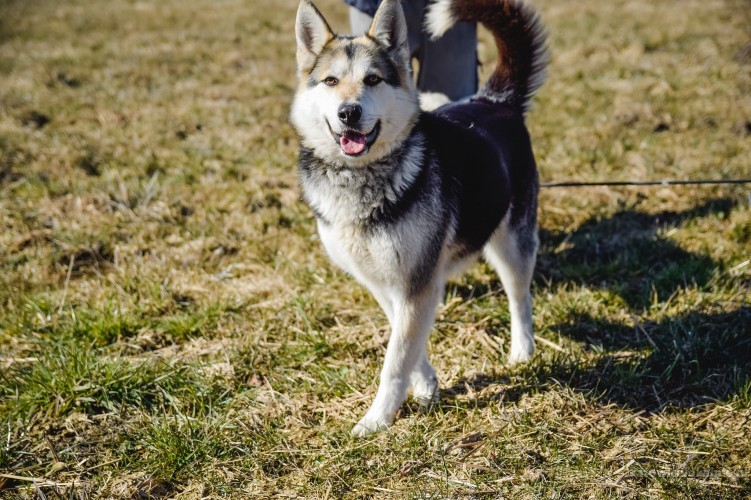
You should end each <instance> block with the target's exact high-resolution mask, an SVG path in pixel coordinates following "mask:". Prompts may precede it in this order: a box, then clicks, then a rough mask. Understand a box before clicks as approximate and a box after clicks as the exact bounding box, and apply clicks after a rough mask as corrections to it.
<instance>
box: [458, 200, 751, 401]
mask: <svg viewBox="0 0 751 500" xmlns="http://www.w3.org/2000/svg"><path fill="white" fill-rule="evenodd" d="M733 206H734V204H733V202H732V201H731V200H728V199H718V200H712V201H710V202H707V203H705V204H703V205H701V206H699V207H696V208H694V209H692V210H689V211H685V212H663V213H659V214H653V215H647V214H644V213H640V212H636V211H634V210H622V211H620V212H618V213H616V214H615V215H614V216H612V217H610V218H606V219H593V220H590V221H588V222H585V223H584V224H582V225H581V226H580V227H579V228H578V229H577V230H576V231H574V232H573V233H571V234H569V235H565V234H558V233H553V232H544V231H543V232H542V234H541V249H540V255H539V260H538V262H539V264H538V271H537V283H538V287H540V286H543V287H548V286H556V285H557V284H560V283H565V282H569V283H577V284H582V285H586V286H591V287H598V288H605V289H608V290H610V291H612V292H614V293H616V294H618V295H619V296H621V297H622V298H623V301H624V304H625V306H626V308H627V310H628V311H629V312H632V313H634V314H633V319H634V322H635V323H636V324H635V325H634V324H629V325H626V324H623V323H617V322H610V321H607V320H601V319H598V318H595V317H593V316H590V315H589V314H587V313H580V312H579V313H572V315H571V316H570V317H569V318H567V320H566V321H565V323H561V324H557V325H552V326H549V327H548V329H549V330H551V331H552V332H555V333H558V334H560V335H561V336H563V337H568V338H570V339H572V340H575V341H577V342H581V343H583V344H584V346H585V348H587V349H592V350H595V351H596V352H598V353H601V354H599V355H598V356H596V357H595V358H594V359H596V361H589V362H588V361H586V360H582V359H577V358H576V357H574V356H572V355H564V354H561V355H556V356H552V357H546V358H542V359H538V360H536V361H533V362H532V363H530V364H529V365H527V366H524V367H522V368H519V369H514V370H511V371H509V372H508V373H509V374H508V375H505V376H500V377H499V376H490V375H478V376H476V377H473V378H471V379H462V380H459V381H458V382H457V383H456V384H454V386H453V387H450V388H447V389H445V390H444V391H443V399H444V405H447V406H446V408H449V407H451V406H455V405H457V404H471V405H477V406H484V405H488V404H496V403H497V402H498V401H499V399H502V400H503V401H506V402H514V401H518V400H519V399H520V398H521V397H522V396H523V395H524V394H532V393H535V392H539V391H541V390H545V387H552V386H560V385H564V386H568V387H571V388H572V389H574V390H577V391H581V392H582V393H586V394H587V395H588V397H591V398H595V399H596V400H598V401H601V402H603V403H616V404H619V405H622V406H624V407H629V408H633V409H635V410H643V411H646V412H656V411H660V410H663V409H675V408H687V407H694V406H697V405H700V404H703V403H708V402H710V401H714V400H726V399H727V398H730V397H732V396H733V395H734V394H736V393H739V392H743V391H748V382H749V380H751V307H749V306H742V307H740V308H739V309H737V310H735V311H733V312H722V313H717V314H712V313H703V312H690V313H687V314H685V315H681V316H675V317H666V318H663V319H661V320H659V321H644V322H639V320H638V316H639V312H640V311H641V310H643V309H644V308H645V307H647V306H648V305H649V304H650V301H651V300H653V297H654V294H657V297H658V298H659V299H660V300H665V299H666V298H667V297H669V296H670V295H671V294H673V293H674V292H675V291H676V290H679V289H681V288H684V287H686V286H687V285H689V284H697V285H699V286H702V285H706V284H707V283H708V282H709V280H710V278H711V276H712V273H713V271H714V269H716V267H717V264H716V263H715V262H713V261H712V259H711V258H710V257H708V256H706V255H701V254H694V253H691V252H688V251H686V250H684V249H682V248H680V247H678V246H677V245H675V244H674V243H672V242H671V241H670V239H669V238H667V237H665V236H664V232H665V231H664V230H669V229H670V228H672V227H676V226H678V225H679V224H680V223H682V222H684V221H688V220H690V219H693V218H699V217H707V216H719V217H721V216H723V215H726V214H727V213H728V212H729V211H730V210H731V209H732V208H733ZM458 293H459V294H461V290H459V291H458ZM588 358H589V359H592V358H591V357H588ZM494 385H500V386H502V387H503V389H502V390H498V391H494V390H489V391H488V390H487V388H489V387H491V386H494ZM469 391H472V392H479V393H480V396H478V397H476V398H470V400H467V398H466V397H463V396H465V395H466V393H467V392H469ZM748 396H749V395H748V394H747V395H746V397H748Z"/></svg>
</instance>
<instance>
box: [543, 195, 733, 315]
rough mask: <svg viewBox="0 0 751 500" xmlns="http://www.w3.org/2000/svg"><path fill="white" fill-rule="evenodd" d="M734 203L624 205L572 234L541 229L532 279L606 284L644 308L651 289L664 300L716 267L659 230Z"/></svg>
mask: <svg viewBox="0 0 751 500" xmlns="http://www.w3.org/2000/svg"><path fill="white" fill-rule="evenodd" d="M735 203H736V202H735V201H734V200H731V199H727V198H721V199H715V200H710V201H708V202H706V203H704V204H702V205H700V206H698V207H695V208H693V209H691V210H686V211H683V212H670V211H667V212H661V213H657V214H645V213H642V212H638V211H635V210H633V209H624V210H621V211H619V212H617V213H615V214H614V215H613V216H612V217H608V218H604V219H598V218H593V219H590V220H589V221H587V222H585V223H583V224H582V225H581V226H579V227H578V228H577V229H576V230H575V231H574V232H572V233H557V232H550V231H545V230H542V231H541V232H540V241H541V245H540V252H539V256H538V262H537V269H536V275H537V276H536V277H537V278H538V280H540V281H544V282H547V283H553V284H555V283H561V282H574V283H581V284H586V285H590V286H596V287H602V288H606V289H609V290H611V291H613V292H615V293H616V294H618V295H620V296H621V297H622V298H623V300H624V301H625V302H626V303H627V304H628V306H629V307H630V308H633V309H641V308H644V307H646V306H648V305H649V303H650V298H651V296H652V294H653V293H656V294H657V297H658V299H659V300H664V299H666V298H667V297H669V296H670V295H671V294H672V293H673V292H674V291H675V290H676V289H678V288H680V287H682V286H685V285H686V284H687V283H697V284H698V285H703V284H706V283H707V282H708V281H709V279H710V278H711V275H712V272H713V270H714V269H715V268H716V267H717V264H716V263H715V262H714V261H713V260H712V259H710V258H709V257H707V256H705V255H701V254H695V253H691V252H687V251H686V250H683V249H682V248H680V247H678V246H676V245H675V244H674V243H673V242H672V241H670V240H669V239H668V238H665V237H664V236H662V234H660V232H659V230H660V229H663V228H666V227H675V226H678V225H679V224H681V223H683V222H685V221H688V220H690V219H696V218H701V217H707V216H709V215H715V216H718V215H725V214H727V213H728V212H729V211H730V210H731V209H732V208H733V206H734V205H735Z"/></svg>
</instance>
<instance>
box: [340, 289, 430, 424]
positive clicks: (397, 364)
mask: <svg viewBox="0 0 751 500" xmlns="http://www.w3.org/2000/svg"><path fill="white" fill-rule="evenodd" d="M440 290H441V287H440V286H438V285H437V284H433V283H431V284H430V285H428V286H427V287H425V289H424V290H423V291H422V292H420V293H419V294H417V295H415V296H411V297H400V298H399V299H398V300H393V301H392V308H393V309H392V310H393V318H391V319H392V325H391V327H392V330H391V337H390V338H389V343H388V347H387V348H386V358H385V360H384V362H383V369H382V370H381V381H380V385H379V386H378V392H377V393H376V397H375V400H374V401H373V404H372V405H371V407H370V409H369V410H368V413H367V414H366V415H365V416H364V417H363V418H362V419H361V420H360V422H358V424H357V425H356V426H355V428H354V429H352V433H353V434H355V435H357V436H364V435H367V434H370V433H372V432H376V431H378V430H380V429H383V428H385V427H388V426H389V425H390V424H391V423H392V422H393V421H394V417H396V412H397V411H398V410H399V407H400V406H401V405H402V403H403V402H404V399H405V397H406V395H407V388H408V387H409V386H410V384H413V385H414V387H415V391H416V395H417V396H418V397H422V398H424V397H425V396H426V395H427V394H428V393H430V397H432V396H433V394H434V393H435V390H436V378H435V372H434V371H433V368H432V367H431V366H430V363H429V362H428V359H427V354H426V350H425V346H426V343H427V337H428V333H429V332H430V327H431V326H432V325H433V318H434V315H435V308H436V305H437V304H438V300H439V297H440Z"/></svg>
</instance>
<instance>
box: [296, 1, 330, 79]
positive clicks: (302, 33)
mask: <svg viewBox="0 0 751 500" xmlns="http://www.w3.org/2000/svg"><path fill="white" fill-rule="evenodd" d="M295 35H296V36H297V69H298V71H300V72H305V71H307V70H309V69H310V68H312V67H313V64H314V63H315V60H316V58H317V57H318V54H320V53H321V50H323V47H325V46H326V44H327V43H328V42H329V40H331V39H332V38H334V33H333V32H332V31H331V28H329V25H328V23H327V22H326V20H325V19H324V18H323V16H322V15H321V13H320V12H319V11H318V9H316V6H315V5H313V4H312V3H311V2H310V0H301V1H300V6H299V7H298V8H297V20H296V21H295Z"/></svg>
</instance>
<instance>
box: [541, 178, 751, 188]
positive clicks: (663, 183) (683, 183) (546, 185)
mask: <svg viewBox="0 0 751 500" xmlns="http://www.w3.org/2000/svg"><path fill="white" fill-rule="evenodd" d="M697 184H751V178H749V179H723V180H720V179H718V180H712V179H703V180H695V181H679V180H671V179H663V180H659V181H602V182H577V181H564V182H543V183H540V187H542V188H552V187H593V186H687V185H697Z"/></svg>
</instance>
